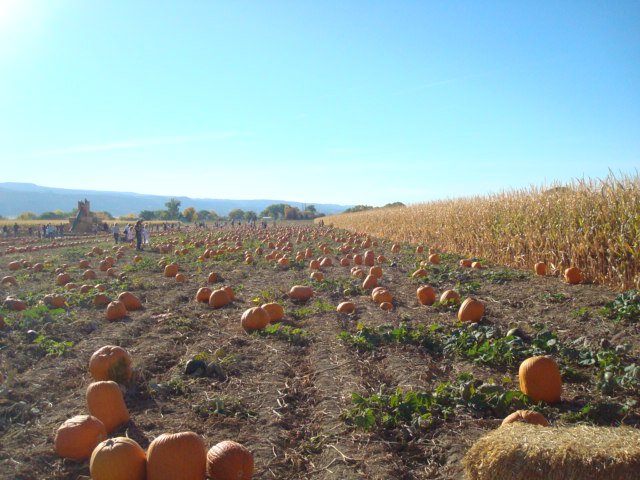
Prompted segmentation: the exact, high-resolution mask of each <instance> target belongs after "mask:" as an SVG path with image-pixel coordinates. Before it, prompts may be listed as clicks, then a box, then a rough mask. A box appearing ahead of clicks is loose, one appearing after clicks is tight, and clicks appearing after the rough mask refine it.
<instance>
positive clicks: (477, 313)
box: [458, 297, 484, 322]
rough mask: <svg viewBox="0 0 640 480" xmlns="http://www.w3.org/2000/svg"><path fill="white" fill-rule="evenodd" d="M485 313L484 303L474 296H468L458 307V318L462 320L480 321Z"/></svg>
mask: <svg viewBox="0 0 640 480" xmlns="http://www.w3.org/2000/svg"><path fill="white" fill-rule="evenodd" d="M483 315H484V303H482V302H481V301H479V300H476V299H475V298H473V297H469V298H467V299H466V300H465V301H464V302H462V305H460V308H459V309H458V320H460V321H461V322H479V321H480V319H481V318H482V316H483Z"/></svg>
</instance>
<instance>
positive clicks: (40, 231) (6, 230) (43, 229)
mask: <svg viewBox="0 0 640 480" xmlns="http://www.w3.org/2000/svg"><path fill="white" fill-rule="evenodd" d="M12 230H13V234H12V233H11V231H12ZM25 235H26V236H28V237H37V238H54V237H62V236H64V225H63V224H59V225H53V224H51V223H47V224H42V225H35V226H34V225H28V226H26V227H25V226H24V225H23V226H22V228H21V227H20V225H18V223H14V224H13V227H11V228H10V227H8V226H7V225H3V227H2V236H3V237H4V238H9V237H10V236H13V237H16V238H17V237H19V236H25Z"/></svg>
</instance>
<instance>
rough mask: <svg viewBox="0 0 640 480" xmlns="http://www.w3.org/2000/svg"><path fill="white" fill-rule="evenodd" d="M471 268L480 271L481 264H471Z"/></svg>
mask: <svg viewBox="0 0 640 480" xmlns="http://www.w3.org/2000/svg"><path fill="white" fill-rule="evenodd" d="M471 268H477V269H479V270H480V269H482V263H480V262H473V263H472V264H471Z"/></svg>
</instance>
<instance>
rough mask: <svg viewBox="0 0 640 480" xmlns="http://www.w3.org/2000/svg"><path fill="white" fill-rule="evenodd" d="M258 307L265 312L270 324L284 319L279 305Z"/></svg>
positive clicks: (268, 304)
mask: <svg viewBox="0 0 640 480" xmlns="http://www.w3.org/2000/svg"><path fill="white" fill-rule="evenodd" d="M260 307H261V308H263V309H265V310H266V311H267V313H268V314H269V318H270V321H271V322H277V321H279V320H282V319H283V318H284V308H283V307H282V305H280V304H279V303H265V304H263V305H260Z"/></svg>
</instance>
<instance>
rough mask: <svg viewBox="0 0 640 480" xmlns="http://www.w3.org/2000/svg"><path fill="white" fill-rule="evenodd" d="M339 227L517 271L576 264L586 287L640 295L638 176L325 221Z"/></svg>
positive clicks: (527, 190)
mask: <svg viewBox="0 0 640 480" xmlns="http://www.w3.org/2000/svg"><path fill="white" fill-rule="evenodd" d="M324 221H325V222H326V223H327V224H331V225H334V226H336V227H338V228H347V229H349V230H352V231H357V232H361V233H365V234H368V235H376V236H381V237H384V238H388V239H391V240H394V241H399V242H411V243H418V242H424V243H427V244H429V245H434V246H437V247H438V248H440V249H442V250H444V251H450V252H458V253H460V254H462V255H466V256H477V257H482V258H486V259H489V260H491V261H493V262H496V263H500V264H501V265H508V266H512V267H515V268H525V269H530V268H533V265H534V263H536V262H539V261H543V262H547V264H548V265H549V266H550V267H551V268H552V270H553V271H555V272H556V273H558V272H562V271H564V269H566V268H567V267H570V266H573V265H578V266H579V267H580V268H581V269H582V271H583V272H584V274H585V276H586V278H587V279H588V280H589V281H592V282H596V283H600V284H604V285H609V286H611V287H612V288H615V289H618V290H620V291H624V290H627V289H629V288H635V289H640V175H637V174H636V175H635V176H618V177H616V176H614V175H610V176H609V177H607V178H605V179H604V180H589V181H587V180H584V181H580V182H574V183H573V184H569V185H564V186H557V187H553V188H546V189H545V188H539V187H531V188H529V189H523V190H515V191H507V192H503V193H500V194H494V195H488V196H480V197H469V198H461V199H460V198H456V199H451V200H441V201H436V202H429V203H420V204H415V205H411V206H409V207H407V208H393V209H391V208H384V209H375V210H369V211H364V212H359V213H354V214H348V215H346V214H342V215H333V216H330V217H326V218H325V219H324Z"/></svg>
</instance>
